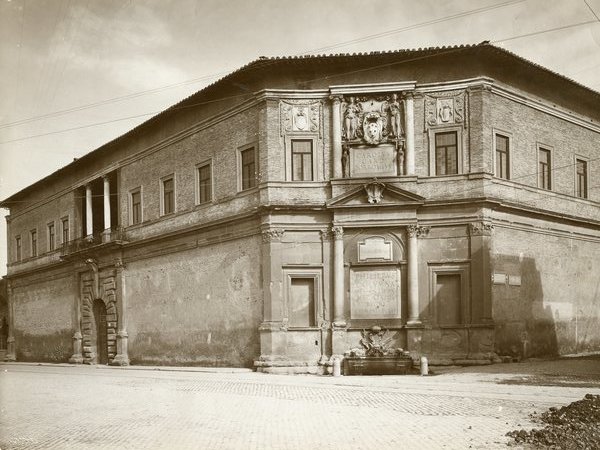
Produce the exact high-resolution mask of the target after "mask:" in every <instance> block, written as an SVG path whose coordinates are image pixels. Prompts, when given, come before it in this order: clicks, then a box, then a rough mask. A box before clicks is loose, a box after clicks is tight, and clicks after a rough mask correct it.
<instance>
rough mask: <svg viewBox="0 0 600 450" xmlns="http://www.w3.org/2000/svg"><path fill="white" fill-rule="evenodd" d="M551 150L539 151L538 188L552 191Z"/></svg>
mask: <svg viewBox="0 0 600 450" xmlns="http://www.w3.org/2000/svg"><path fill="white" fill-rule="evenodd" d="M551 167H552V166H551V160H550V150H546V149H544V148H540V149H539V150H538V186H539V187H541V188H542V189H552V180H551V177H550V174H551Z"/></svg>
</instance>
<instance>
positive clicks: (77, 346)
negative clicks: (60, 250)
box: [69, 273, 83, 364]
mask: <svg viewBox="0 0 600 450" xmlns="http://www.w3.org/2000/svg"><path fill="white" fill-rule="evenodd" d="M73 292H74V301H73V322H74V327H73V328H74V329H75V332H74V333H73V355H72V356H71V357H70V358H69V362H70V363H71V364H82V363H83V354H82V353H81V341H82V339H83V336H82V335H81V295H80V290H79V274H78V273H75V275H74V276H73Z"/></svg>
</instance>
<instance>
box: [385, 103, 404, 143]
mask: <svg viewBox="0 0 600 450" xmlns="http://www.w3.org/2000/svg"><path fill="white" fill-rule="evenodd" d="M388 109H389V111H390V121H391V122H392V134H393V135H394V137H400V136H401V135H402V112H401V111H402V110H401V107H400V103H399V102H398V95H397V94H395V93H394V94H392V101H391V102H390V104H389V106H388Z"/></svg>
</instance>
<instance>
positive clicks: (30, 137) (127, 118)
mask: <svg viewBox="0 0 600 450" xmlns="http://www.w3.org/2000/svg"><path fill="white" fill-rule="evenodd" d="M595 22H596V21H595V20H594V21H584V22H578V23H575V24H570V25H566V26H560V27H553V28H549V29H546V30H540V31H537V32H534V33H525V34H521V35H517V36H512V37H509V38H502V39H497V40H494V41H490V43H498V42H505V41H507V40H513V39H517V38H522V37H530V36H534V35H539V34H544V33H549V32H553V31H558V30H564V29H567V28H573V27H576V26H582V25H587V24H590V23H595ZM462 50H464V47H456V48H451V49H448V50H446V51H441V52H439V51H438V52H436V53H435V54H431V55H423V56H420V57H415V58H410V59H405V60H402V61H395V62H391V63H385V64H378V65H374V66H370V67H368V68H363V69H356V70H350V71H345V72H339V73H336V74H334V75H335V76H336V77H338V76H342V75H350V74H356V73H360V72H365V71H372V70H375V69H379V68H383V67H389V66H394V65H400V64H405V63H407V62H413V61H416V60H420V59H425V58H431V57H434V56H440V55H443V54H447V53H454V52H459V51H462ZM277 62H278V60H274V61H268V62H267V63H265V64H264V65H263V66H261V67H263V68H264V67H266V66H268V65H269V64H275V63H277ZM328 78H331V76H329V75H327V76H322V77H317V78H313V79H308V80H302V81H303V82H305V83H307V82H314V81H319V80H324V79H328ZM132 95H133V94H132ZM251 95H253V94H252V93H245V94H239V95H236V96H230V97H224V98H223V99H229V98H232V97H244V96H251ZM216 101H220V99H215V100H210V101H208V102H197V103H192V104H187V105H182V106H173V107H171V108H168V109H166V110H160V111H151V112H147V113H142V114H138V115H135V116H128V117H123V118H117V119H112V120H108V121H103V122H94V123H91V124H86V125H81V126H78V127H72V128H67V129H62V130H55V131H50V132H47V133H40V134H35V135H29V136H23V137H20V138H16V139H10V140H6V141H0V144H8V143H12V142H19V141H23V140H28V139H33V138H37V137H42V136H49V135H53V134H58V133H65V132H69V131H74V130H80V129H84V128H89V127H94V126H99V125H106V124H109V123H115V122H119V121H124V120H131V119H134V118H140V117H144V116H152V115H155V114H159V113H161V112H163V111H169V112H172V111H177V110H180V109H187V108H190V107H195V106H201V105H204V104H207V103H214V102H216Z"/></svg>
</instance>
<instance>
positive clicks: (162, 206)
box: [159, 173, 177, 217]
mask: <svg viewBox="0 0 600 450" xmlns="http://www.w3.org/2000/svg"><path fill="white" fill-rule="evenodd" d="M169 180H173V210H172V211H169V212H166V211H165V182H166V181H169ZM159 184H160V216H161V217H162V216H168V215H171V214H175V212H176V211H177V183H176V180H175V173H171V174H169V175H165V176H164V177H161V179H160V183H159Z"/></svg>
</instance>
